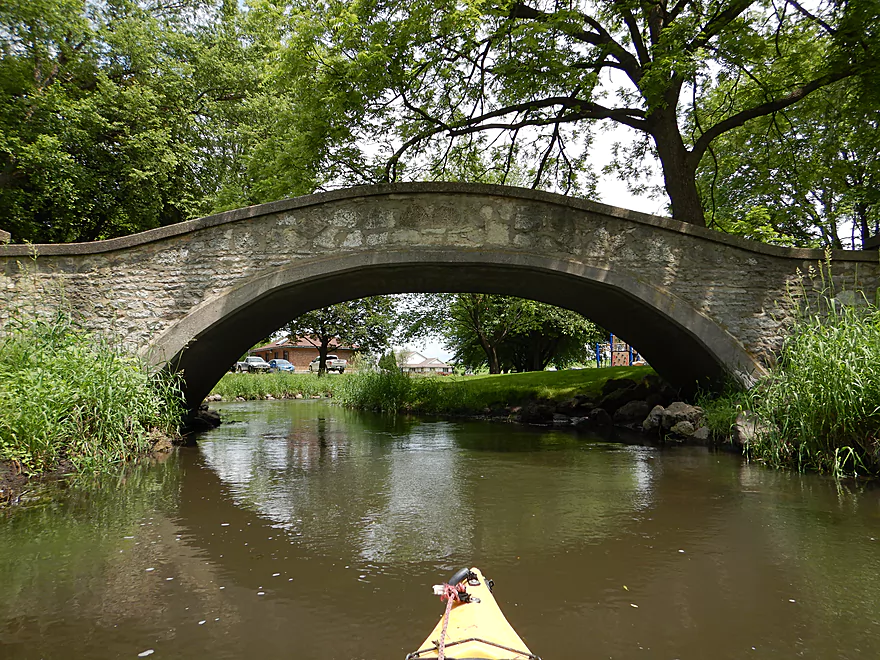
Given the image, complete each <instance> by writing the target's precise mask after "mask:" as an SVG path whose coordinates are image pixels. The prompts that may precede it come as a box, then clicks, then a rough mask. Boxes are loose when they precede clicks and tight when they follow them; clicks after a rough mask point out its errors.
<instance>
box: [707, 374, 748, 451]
mask: <svg viewBox="0 0 880 660" xmlns="http://www.w3.org/2000/svg"><path fill="white" fill-rule="evenodd" d="M747 400H748V393H747V392H744V391H743V390H742V388H740V387H736V386H732V385H731V386H729V387H728V388H727V389H725V391H724V392H722V393H721V394H712V393H708V392H704V393H701V394H700V395H699V396H698V397H697V401H696V404H697V405H698V406H699V407H700V408H702V409H703V421H704V422H705V423H706V426H707V427H709V430H710V431H711V432H712V435H713V436H714V437H715V438H729V437H730V434H731V432H732V430H733V427H734V424H736V421H737V417H738V416H739V415H740V413H742V412H743V409H744V406H746V405H747V403H746V401H747Z"/></svg>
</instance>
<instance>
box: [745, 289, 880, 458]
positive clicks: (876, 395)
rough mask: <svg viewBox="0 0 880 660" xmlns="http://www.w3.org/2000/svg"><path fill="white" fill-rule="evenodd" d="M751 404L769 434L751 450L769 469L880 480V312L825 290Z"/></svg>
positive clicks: (861, 301)
mask: <svg viewBox="0 0 880 660" xmlns="http://www.w3.org/2000/svg"><path fill="white" fill-rule="evenodd" d="M826 281H828V280H827V279H826ZM798 297H799V299H800V301H801V302H808V301H809V300H808V296H807V291H806V290H802V292H800V294H799V296H798ZM850 298H851V299H850ZM842 301H846V302H847V303H853V304H843V302H842ZM749 403H750V407H751V408H752V409H753V410H754V412H755V413H756V414H757V415H758V417H759V419H761V420H762V421H763V422H764V423H765V424H766V430H765V432H764V433H759V434H758V438H757V441H756V442H755V443H753V444H752V445H751V446H750V447H749V448H748V449H749V452H750V453H751V454H752V455H753V456H755V457H758V458H760V459H761V460H764V461H766V462H767V463H768V464H769V465H772V466H776V467H794V468H797V469H799V470H818V471H820V472H831V473H834V474H836V475H851V474H878V473H880V309H878V308H877V306H876V305H874V304H873V303H868V301H867V300H865V299H864V298H863V297H862V298H861V299H859V298H857V297H850V296H847V295H840V294H837V295H835V292H834V291H833V290H832V289H824V290H822V291H821V292H820V293H819V294H818V296H817V297H816V298H815V299H814V300H813V302H812V303H811V304H809V305H806V306H805V307H804V308H803V313H802V314H801V316H799V317H798V319H797V321H796V322H795V324H794V327H793V328H792V331H791V334H790V336H789V337H788V339H787V340H786V342H785V345H784V347H783V349H782V353H781V355H780V357H779V362H778V364H777V365H776V367H775V368H773V369H772V370H771V372H770V374H769V376H768V377H767V378H765V379H764V380H763V381H762V382H761V383H759V385H758V387H757V388H756V389H755V391H754V392H753V395H752V397H751V400H750V402H749Z"/></svg>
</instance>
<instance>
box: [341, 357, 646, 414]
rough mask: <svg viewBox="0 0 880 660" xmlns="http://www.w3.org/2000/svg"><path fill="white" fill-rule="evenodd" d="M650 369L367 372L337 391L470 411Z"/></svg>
mask: <svg viewBox="0 0 880 660" xmlns="http://www.w3.org/2000/svg"><path fill="white" fill-rule="evenodd" d="M649 373H653V371H652V370H651V369H650V368H649V367H606V368H602V369H580V370H571V371H537V372H528V373H518V374H500V375H491V376H490V375H485V376H452V377H418V376H416V377H410V376H407V375H406V374H401V373H394V372H381V373H375V372H365V373H361V374H355V375H352V376H350V377H348V378H346V379H345V380H344V381H341V382H340V384H339V387H338V388H337V390H336V393H335V396H336V398H337V400H338V401H339V402H340V403H342V404H344V405H347V406H351V407H353V408H360V409H363V410H374V411H382V412H399V411H409V412H424V413H432V414H472V413H480V412H483V411H484V410H485V409H486V408H490V409H491V408H498V407H502V406H515V405H520V404H522V403H524V402H527V401H532V400H535V399H546V400H550V401H564V400H567V399H570V398H572V397H573V396H575V395H576V394H594V395H595V394H598V393H599V392H600V391H601V389H602V386H603V385H604V384H605V381H607V380H608V379H610V378H636V379H637V378H641V377H643V376H645V375H647V374H649Z"/></svg>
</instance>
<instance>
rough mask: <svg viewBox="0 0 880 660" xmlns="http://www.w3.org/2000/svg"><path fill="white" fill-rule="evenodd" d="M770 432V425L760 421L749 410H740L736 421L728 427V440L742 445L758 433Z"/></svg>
mask: <svg viewBox="0 0 880 660" xmlns="http://www.w3.org/2000/svg"><path fill="white" fill-rule="evenodd" d="M769 432H770V427H769V426H768V425H767V424H764V423H762V422H761V421H760V420H759V419H758V418H757V417H756V416H755V415H753V414H751V413H749V412H741V413H740V414H739V415H737V416H736V422H734V424H733V428H731V429H730V441H731V442H732V443H733V444H735V445H737V446H739V447H744V446H745V445H747V444H748V443H750V442H754V440H755V439H756V438H757V437H758V436H759V435H765V434H767V433H769Z"/></svg>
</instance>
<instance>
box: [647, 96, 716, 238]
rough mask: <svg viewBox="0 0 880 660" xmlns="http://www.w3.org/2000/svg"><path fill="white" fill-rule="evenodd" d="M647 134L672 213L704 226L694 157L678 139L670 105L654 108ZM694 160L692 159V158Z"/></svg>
mask: <svg viewBox="0 0 880 660" xmlns="http://www.w3.org/2000/svg"><path fill="white" fill-rule="evenodd" d="M652 119H653V120H654V121H653V124H654V126H653V127H652V130H651V131H650V132H651V137H653V138H654V145H655V146H656V147H657V156H658V157H659V158H660V164H661V166H662V167H663V181H664V185H665V187H666V194H667V195H669V201H670V203H671V205H672V217H673V218H675V219H676V220H680V221H681V222H687V223H689V224H692V225H699V226H700V227H705V226H706V216H705V215H704V213H703V205H702V204H701V202H700V194H699V192H698V191H697V179H696V171H697V164H698V162H699V161H698V159H697V158H695V157H692V156H693V154H691V153H690V152H689V151H688V150H687V148H686V147H685V145H684V141H683V140H682V139H681V132H680V131H679V128H678V122H677V121H676V118H675V111H674V106H673V108H672V109H665V108H664V109H662V110H655V111H654V114H653V116H652ZM694 161H696V162H694Z"/></svg>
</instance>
